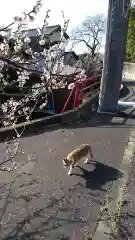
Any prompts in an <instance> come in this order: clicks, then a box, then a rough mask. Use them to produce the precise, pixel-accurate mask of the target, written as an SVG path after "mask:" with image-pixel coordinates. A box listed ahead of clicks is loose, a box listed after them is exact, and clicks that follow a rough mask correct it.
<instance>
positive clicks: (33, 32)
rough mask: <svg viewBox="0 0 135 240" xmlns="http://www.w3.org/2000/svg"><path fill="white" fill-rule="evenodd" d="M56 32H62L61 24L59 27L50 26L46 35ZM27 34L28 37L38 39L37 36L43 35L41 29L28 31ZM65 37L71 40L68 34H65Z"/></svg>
mask: <svg viewBox="0 0 135 240" xmlns="http://www.w3.org/2000/svg"><path fill="white" fill-rule="evenodd" d="M55 31H60V32H61V26H60V25H59V24H58V25H52V26H48V27H47V28H46V31H45V34H46V35H51V34H53V33H54V32H55ZM27 32H28V34H27V36H28V37H37V36H40V35H41V30H40V29H39V28H33V29H28V30H27ZM64 37H65V38H66V39H68V38H69V36H68V35H67V33H66V32H65V33H64Z"/></svg>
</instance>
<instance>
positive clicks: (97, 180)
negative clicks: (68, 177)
mask: <svg viewBox="0 0 135 240" xmlns="http://www.w3.org/2000/svg"><path fill="white" fill-rule="evenodd" d="M92 164H93V165H94V166H95V169H94V170H92V171H87V170H86V169H84V168H82V167H79V168H80V169H81V171H82V174H75V173H73V175H75V176H80V177H82V178H84V179H85V181H86V188H90V189H92V190H102V191H105V190H104V189H103V186H104V185H105V184H106V183H107V182H111V181H114V180H117V179H118V178H120V177H122V173H121V172H120V171H119V170H117V169H116V168H113V167H110V166H107V165H105V164H103V163H100V162H97V161H93V162H92Z"/></svg>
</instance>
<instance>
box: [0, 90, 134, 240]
mask: <svg viewBox="0 0 135 240" xmlns="http://www.w3.org/2000/svg"><path fill="white" fill-rule="evenodd" d="M133 90H134V88H133ZM133 96H134V95H133V94H132V89H130V92H129V93H128V94H127V95H126V97H129V98H130V99H131V98H133ZM129 113H130V118H129ZM134 123H135V120H134V112H133V110H132V109H128V110H126V109H124V112H123V113H122V115H120V116H119V117H114V118H112V117H104V116H98V115H97V114H95V115H93V118H92V119H89V120H88V121H85V122H76V123H72V124H71V123H70V124H67V125H63V126H61V127H58V126H54V127H52V128H51V127H49V128H46V129H45V130H44V131H43V132H41V131H40V133H39V134H34V135H33V136H29V137H24V138H22V139H21V140H20V148H19V149H20V152H18V154H17V156H16V159H15V161H16V163H17V167H16V169H13V170H12V166H13V161H14V160H13V161H10V162H7V163H5V164H0V167H2V168H3V166H4V167H5V169H7V171H6V170H4V169H3V170H2V169H1V171H0V208H1V215H0V222H1V225H0V232H1V233H0V236H1V238H0V239H1V240H8V239H14V240H23V239H28V240H38V239H45V240H56V239H60V240H68V239H72V240H82V239H84V238H83V237H84V236H89V239H90V236H91V237H92V236H93V235H94V233H95V231H96V229H97V226H98V223H99V220H100V213H101V207H102V205H103V204H104V201H105V198H106V195H107V194H108V192H110V191H111V189H112V186H113V184H114V183H115V184H116V183H117V181H118V180H119V178H120V177H121V175H122V172H121V171H120V169H121V168H120V165H121V161H122V158H123V154H124V149H125V147H126V146H127V144H128V139H129V135H130V132H131V131H132V130H133V128H134ZM82 143H89V144H91V146H92V151H93V155H94V160H95V162H94V163H91V164H87V165H84V164H83V162H81V163H80V167H76V168H74V171H73V175H72V176H71V177H70V176H68V174H67V173H68V171H67V169H65V168H63V167H62V158H63V157H65V156H66V155H67V154H68V152H69V151H71V150H73V149H75V148H76V147H77V146H79V145H80V144H82ZM5 151H6V145H5V143H1V144H0V153H1V155H0V161H1V163H2V162H3V161H5V157H6V154H5ZM133 195H134V193H133Z"/></svg>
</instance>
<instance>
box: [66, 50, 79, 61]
mask: <svg viewBox="0 0 135 240" xmlns="http://www.w3.org/2000/svg"><path fill="white" fill-rule="evenodd" d="M66 55H68V56H69V57H70V56H71V57H72V56H74V58H75V59H76V60H78V59H79V56H78V55H77V54H76V53H75V52H74V51H69V52H65V53H64V56H66Z"/></svg>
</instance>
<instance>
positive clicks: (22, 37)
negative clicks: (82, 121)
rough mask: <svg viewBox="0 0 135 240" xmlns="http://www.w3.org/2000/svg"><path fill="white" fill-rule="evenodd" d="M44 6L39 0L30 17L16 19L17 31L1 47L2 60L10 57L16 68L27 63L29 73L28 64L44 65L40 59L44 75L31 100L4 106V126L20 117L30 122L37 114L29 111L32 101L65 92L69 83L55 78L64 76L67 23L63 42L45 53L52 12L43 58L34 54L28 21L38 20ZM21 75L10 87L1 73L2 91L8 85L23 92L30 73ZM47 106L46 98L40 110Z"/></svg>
mask: <svg viewBox="0 0 135 240" xmlns="http://www.w3.org/2000/svg"><path fill="white" fill-rule="evenodd" d="M40 6H41V0H38V1H37V3H36V6H34V7H33V10H32V11H31V12H30V13H28V14H25V13H24V14H23V16H21V17H18V16H17V17H15V18H14V21H15V27H14V28H13V29H11V30H9V32H8V34H7V35H6V34H5V35H4V36H5V39H4V42H2V43H0V56H5V57H8V59H9V60H10V61H13V65H14V63H15V64H16V63H17V64H22V63H23V64H24V65H23V66H24V69H26V67H27V66H28V65H25V64H26V63H27V64H28V63H30V64H31V65H32V64H33V62H34V65H35V66H36V65H40V63H39V55H42V57H43V61H42V66H43V67H42V69H43V74H42V76H41V79H40V80H41V81H40V82H39V83H36V84H35V83H33V85H32V87H30V89H29V91H28V92H29V93H28V94H27V96H24V97H22V98H21V100H15V99H14V98H10V99H8V100H6V101H5V102H4V103H3V104H2V105H1V109H2V112H3V125H4V126H7V125H11V124H15V123H16V122H17V118H18V116H25V118H26V120H29V117H30V114H31V111H32V110H33V106H31V107H30V106H29V107H28V106H27V103H28V102H30V101H31V100H32V101H33V100H34V101H35V102H38V98H39V97H40V95H42V94H44V93H46V94H47V93H48V91H50V92H51V91H52V89H56V88H63V87H65V85H66V82H64V81H63V80H62V79H61V80H59V81H57V80H56V79H55V76H54V75H57V74H58V73H60V72H62V70H63V67H64V61H63V57H62V56H63V53H64V51H65V44H66V41H65V40H64V32H65V31H66V30H67V22H65V23H64V27H63V28H62V35H61V42H60V43H58V44H56V45H54V46H52V47H50V48H49V49H44V46H45V44H46V40H45V30H46V27H47V26H48V21H47V20H48V17H49V10H48V11H47V14H46V16H45V19H44V23H43V27H42V28H41V29H40V30H41V38H40V39H39V44H40V45H41V46H42V47H43V51H42V52H41V53H40V54H39V53H36V52H33V50H32V48H31V46H30V45H31V38H29V37H28V36H27V30H28V21H29V20H32V21H33V20H34V18H35V14H36V13H37V12H38V11H39V8H40ZM7 36H8V37H7ZM9 37H10V39H11V38H12V40H13V42H12V44H9V40H10V39H9ZM11 45H12V46H11ZM25 53H26V55H27V54H28V55H30V56H31V59H28V61H26V60H25V57H24V56H23V54H25ZM3 67H4V62H1V61H0V71H1V70H2V69H3ZM9 74H10V73H9ZM17 74H18V79H17V80H15V79H13V80H12V82H11V83H9V82H8V81H7V80H8V76H6V77H4V75H3V74H2V73H0V85H3V87H1V90H3V89H4V87H5V86H7V84H10V85H12V84H14V85H16V86H17V87H19V88H20V89H21V91H22V90H23V89H24V87H25V83H26V82H27V81H29V80H30V79H29V78H30V76H29V75H30V74H29V71H26V70H23V71H22V70H17ZM16 83H17V84H16ZM5 95H6V94H5ZM19 99H20V97H19ZM46 104H47V100H46V98H45V101H44V102H43V103H42V104H41V105H40V106H39V109H43V108H44V107H45V106H46Z"/></svg>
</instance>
